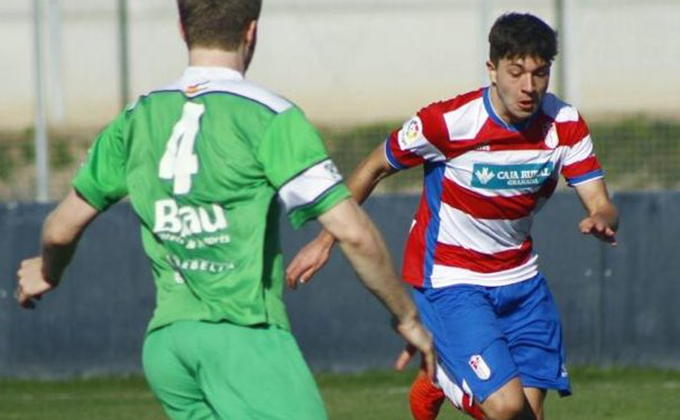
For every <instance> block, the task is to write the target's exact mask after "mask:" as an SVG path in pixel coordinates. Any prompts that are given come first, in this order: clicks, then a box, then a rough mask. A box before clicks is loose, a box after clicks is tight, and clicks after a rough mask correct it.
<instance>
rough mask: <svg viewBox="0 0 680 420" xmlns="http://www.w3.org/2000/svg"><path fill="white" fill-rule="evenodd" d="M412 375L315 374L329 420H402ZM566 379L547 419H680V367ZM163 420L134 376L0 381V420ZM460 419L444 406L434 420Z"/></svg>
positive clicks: (548, 408)
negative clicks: (565, 390)
mask: <svg viewBox="0 0 680 420" xmlns="http://www.w3.org/2000/svg"><path fill="white" fill-rule="evenodd" d="M413 374H414V372H407V373H392V372H370V373H362V374H356V375H347V374H344V375H338V374H320V375H317V379H318V382H319V386H320V388H321V392H322V393H323V396H324V399H325V401H326V405H327V407H328V412H329V416H330V418H331V419H335V420H359V419H361V420H386V419H390V420H400V419H403V420H408V419H410V416H409V414H408V405H407V402H406V394H407V391H408V386H409V383H410V381H411V378H412V376H413ZM572 380H573V386H574V391H575V395H574V396H572V397H570V398H566V399H560V398H558V397H557V396H555V395H552V394H551V395H550V396H549V397H548V401H547V403H546V414H547V417H546V418H547V419H549V420H567V419H578V420H606V419H616V420H646V419H665V420H674V419H680V372H664V371H652V370H615V371H601V370H586V369H577V370H575V371H574V372H573V373H572ZM164 418H165V417H164V416H163V413H162V411H161V409H160V406H159V405H158V404H157V403H156V401H155V400H154V398H153V396H152V395H151V394H150V393H149V391H148V389H147V387H146V383H145V382H144V380H143V379H141V378H125V379H88V380H71V381H47V382H38V381H16V380H0V419H2V420H10V419H12V420H14V419H16V420H48V419H49V420H132V419H134V420H151V419H154V420H155V419H159V420H160V419H164ZM465 418H466V417H465V416H462V415H460V414H458V413H457V412H455V410H453V409H452V408H450V407H448V406H445V407H444V409H443V411H442V413H441V415H440V416H439V418H438V420H455V419H465ZM291 420H294V419H291Z"/></svg>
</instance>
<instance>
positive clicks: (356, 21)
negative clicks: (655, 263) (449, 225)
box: [0, 0, 680, 201]
mask: <svg viewBox="0 0 680 420" xmlns="http://www.w3.org/2000/svg"><path fill="white" fill-rule="evenodd" d="M175 9H176V6H175V2H174V1H168V0H24V1H17V2H9V1H6V2H2V4H0V22H1V24H0V36H1V37H2V39H3V40H4V41H3V42H2V43H0V54H1V56H2V57H3V60H2V62H0V72H1V74H2V78H1V81H0V83H1V84H2V91H3V95H1V96H0V115H2V117H1V118H0V200H3V201H14V200H20V201H25V200H32V199H36V198H37V199H39V200H41V201H44V200H48V199H57V198H60V197H61V196H63V194H64V192H65V190H66V189H67V188H68V181H69V179H70V178H71V176H72V174H73V172H74V170H75V168H77V166H78V164H79V162H80V161H81V160H82V157H83V154H84V153H85V151H86V149H87V147H88V146H89V144H90V143H91V141H92V138H93V137H94V136H95V135H96V133H97V131H98V130H100V129H101V128H102V127H103V126H104V125H105V124H106V123H107V122H108V121H109V120H111V119H112V118H113V117H114V116H115V115H116V113H117V112H119V111H120V110H121V109H122V108H123V106H124V104H126V103H129V102H131V101H133V100H134V98H136V97H137V96H138V95H140V94H143V93H145V92H147V91H149V90H151V89H154V88H156V87H159V86H163V85H165V84H167V83H169V82H171V81H173V80H174V79H176V78H177V77H179V75H180V74H181V72H182V70H183V68H184V66H185V64H186V53H185V47H184V45H183V43H182V41H181V39H180V37H179V33H178V29H177V21H178V17H177V12H176V10H175ZM507 11H530V12H532V13H535V14H537V15H539V16H541V17H542V18H544V19H545V20H546V21H547V22H548V23H550V24H551V25H552V26H553V27H555V28H557V29H558V30H559V33H560V54H559V56H558V59H557V62H556V63H555V66H554V72H553V77H552V81H551V89H552V91H554V92H555V93H558V94H559V95H560V96H562V97H563V98H564V99H566V100H567V101H568V102H570V103H572V104H574V105H576V106H577V107H578V109H579V110H580V111H581V112H582V114H583V115H584V116H585V118H586V120H587V121H588V122H589V123H590V125H591V129H592V131H593V133H594V140H595V145H596V149H597V152H598V154H599V156H600V158H601V159H602V161H603V163H604V167H605V169H606V171H607V174H608V181H609V184H610V186H611V187H612V188H613V189H614V190H615V191H617V190H631V189H634V190H644V189H666V188H677V187H678V185H680V146H679V143H678V141H676V139H677V137H678V134H679V133H680V124H679V123H678V117H677V115H678V112H679V111H680V83H676V80H677V75H678V74H680V25H678V21H680V3H679V2H678V1H677V0H650V1H646V2H640V1H636V0H588V1H585V0H373V1H370V2H367V1H364V0H342V1H340V0H276V1H265V2H264V8H263V12H262V17H261V24H260V38H259V44H258V51H257V53H256V57H255V60H254V63H253V65H252V68H251V71H250V72H249V74H248V76H249V78H250V79H251V80H253V81H255V82H257V83H260V84H262V85H264V86H267V87H269V88H270V89H272V90H274V91H275V92H278V93H280V94H281V95H283V96H285V97H287V98H289V99H290V100H292V101H294V102H296V103H297V104H298V105H300V106H301V107H302V108H303V109H304V110H305V112H306V113H307V114H308V116H309V117H310V119H311V120H312V121H314V122H315V123H316V124H317V125H318V127H319V128H320V129H321V130H322V132H323V133H324V137H325V139H326V141H327V146H328V148H329V150H330V152H331V153H332V155H333V157H334V158H335V160H336V161H337V162H338V164H339V166H340V167H341V169H342V170H343V171H347V170H349V169H350V168H352V167H353V166H354V165H355V164H356V162H357V159H359V157H361V156H363V155H365V153H366V152H367V151H368V150H369V149H371V148H373V147H374V146H375V145H376V144H377V143H378V142H380V141H381V140H382V139H383V138H384V137H385V135H386V134H387V133H388V132H389V131H391V130H392V129H394V128H395V127H396V126H398V125H399V124H400V123H401V122H402V121H404V120H406V119H407V118H409V117H410V116H411V115H412V114H413V113H415V112H416V111H417V110H418V109H419V108H420V107H423V106H425V105H427V104H428V103H430V102H433V101H436V100H440V99H444V98H448V97H451V96H454V95H456V94H458V93H462V92H466V91H469V90H473V89H476V88H478V87H479V86H482V85H486V84H487V83H488V82H487V75H486V71H485V68H484V62H485V60H486V58H487V54H488V43H487V41H486V36H487V33H488V29H489V28H490V26H491V24H492V23H493V21H494V20H495V18H496V17H497V16H499V15H500V14H501V13H503V12H507ZM36 164H37V165H38V167H37V168H36ZM418 178H419V174H411V173H405V174H404V175H401V176H400V177H396V178H395V179H394V180H391V182H388V183H385V184H384V185H383V186H382V190H383V191H390V192H393V191H402V190H417V189H418V188H419V183H418V181H417V179H418Z"/></svg>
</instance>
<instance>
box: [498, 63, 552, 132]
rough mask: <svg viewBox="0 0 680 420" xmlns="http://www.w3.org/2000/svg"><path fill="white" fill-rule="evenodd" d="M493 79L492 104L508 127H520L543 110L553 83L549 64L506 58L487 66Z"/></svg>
mask: <svg viewBox="0 0 680 420" xmlns="http://www.w3.org/2000/svg"><path fill="white" fill-rule="evenodd" d="M486 65H487V68H488V69H489V77H490V78H491V84H492V89H491V100H492V103H493V105H494V108H495V110H496V112H497V113H498V114H499V116H500V117H501V118H503V120H504V121H505V122H507V123H510V124H517V123H521V122H523V121H525V120H526V119H527V118H529V117H531V116H532V115H533V114H534V113H535V112H536V111H537V110H538V108H539V106H541V101H542V100H543V97H544V96H545V92H546V91H547V90H548V83H549V82H550V63H546V62H545V61H543V59H541V58H538V57H514V58H503V59H501V60H499V61H498V65H494V64H493V63H492V62H491V61H489V62H487V64H486Z"/></svg>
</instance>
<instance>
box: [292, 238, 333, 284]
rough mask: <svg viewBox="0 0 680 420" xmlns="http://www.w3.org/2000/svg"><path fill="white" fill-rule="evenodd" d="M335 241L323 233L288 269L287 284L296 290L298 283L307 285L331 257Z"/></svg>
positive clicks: (301, 251)
mask: <svg viewBox="0 0 680 420" xmlns="http://www.w3.org/2000/svg"><path fill="white" fill-rule="evenodd" d="M333 243H334V239H333V238H332V237H330V238H329V237H326V236H324V234H323V233H322V234H321V235H319V236H317V237H316V238H315V239H314V240H313V241H312V242H310V243H308V244H307V245H305V246H304V247H303V248H302V249H301V250H300V252H298V253H297V255H296V256H295V258H293V261H291V262H290V264H288V268H287V269H286V284H288V287H289V288H291V289H293V290H295V289H297V285H298V283H302V284H305V283H307V282H308V281H309V280H310V279H311V278H312V276H313V275H314V274H316V272H317V271H319V270H321V267H323V266H324V264H326V262H327V261H328V259H329V258H330V256H331V249H332V248H333Z"/></svg>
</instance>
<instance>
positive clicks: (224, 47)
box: [17, 0, 434, 420]
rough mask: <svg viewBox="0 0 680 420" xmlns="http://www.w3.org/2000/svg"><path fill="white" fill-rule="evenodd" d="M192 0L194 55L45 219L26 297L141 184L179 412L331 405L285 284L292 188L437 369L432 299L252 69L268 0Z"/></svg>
mask: <svg viewBox="0 0 680 420" xmlns="http://www.w3.org/2000/svg"><path fill="white" fill-rule="evenodd" d="M178 6H179V14H180V20H181V26H182V31H183V36H184V39H185V41H186V44H187V46H188V49H189V67H188V68H187V69H186V71H185V72H184V74H183V75H182V77H181V78H180V79H179V80H178V81H177V82H175V83H173V84H171V85H169V86H166V87H163V88H160V89H157V90H155V91H153V92H150V93H149V94H147V95H144V96H142V97H140V98H139V99H138V100H137V102H136V103H135V104H133V105H131V106H130V107H128V108H127V109H126V110H124V111H123V112H122V113H121V114H120V115H119V116H118V117H117V118H116V119H115V120H114V121H113V122H112V123H111V124H110V125H109V126H108V127H107V128H105V129H104V131H103V132H102V133H101V134H100V135H99V137H98V138H97V139H96V141H95V143H94V145H93V147H92V149H91V150H90V153H89V156H88V159H87V161H86V162H85V164H84V165H83V166H82V168H81V169H80V171H79V172H78V174H77V175H76V177H75V179H74V181H73V187H74V188H73V190H72V191H71V192H70V193H69V194H68V196H67V197H66V198H65V200H64V201H62V202H61V203H60V204H59V206H58V207H57V208H56V209H55V210H54V211H53V212H52V213H51V214H50V216H49V217H48V218H47V220H46V222H45V225H44V229H43V237H42V244H43V246H42V256H41V257H38V258H33V259H29V260H26V261H24V262H23V263H22V266H21V268H20V270H19V273H18V275H19V279H18V280H19V283H18V289H17V298H18V300H19V303H20V304H22V305H24V306H31V305H34V304H35V299H36V298H39V297H40V296H41V295H42V294H44V293H46V292H48V291H50V290H52V289H53V288H54V287H56V286H57V284H58V283H59V279H60V278H61V276H62V273H63V271H64V269H65V268H66V266H67V265H68V263H69V261H70V260H71V257H72V255H73V253H74V251H75V246H76V244H77V242H78V238H79V237H80V235H81V233H82V232H83V231H84V230H85V228H86V227H87V225H88V224H89V223H90V222H91V221H92V220H93V219H94V218H96V217H97V215H98V214H100V213H101V212H103V211H104V210H106V209H107V208H108V207H109V206H111V205H112V204H114V203H115V202H117V201H119V200H121V199H122V198H123V197H125V196H129V198H130V202H131V204H132V207H133V209H134V211H135V212H136V213H137V215H138V216H139V219H140V221H141V229H142V239H143V244H144V250H145V252H146V254H147V255H148V257H149V260H150V262H151V265H152V268H153V274H154V279H155V283H156V290H157V305H156V310H155V311H154V315H153V317H152V319H151V321H150V323H149V327H148V331H147V335H146V338H145V340H144V350H143V364H144V372H145V374H146V377H147V379H148V381H149V384H150V386H151V389H152V391H153V392H154V393H155V395H156V396H157V397H158V399H159V400H160V401H161V404H162V405H163V407H164V409H165V410H166V412H167V414H168V415H169V416H170V417H171V418H172V419H175V420H185V419H186V420H190V419H199V418H200V419H206V420H209V419H215V420H217V419H223V420H229V419H234V420H235V419H254V420H275V419H280V420H289V419H298V420H305V419H306V420H323V419H325V418H326V413H325V409H324V407H323V403H322V401H321V397H320V395H319V392H318V390H317V387H316V384H315V383H314V380H313V378H312V376H311V374H310V372H309V369H308V368H307V365H306V364H305V362H304V360H303V359H302V355H301V353H300V351H299V349H298V347H297V344H296V342H295V339H294V338H293V337H292V335H291V333H290V328H289V325H288V318H287V316H286V312H285V308H284V303H283V299H282V292H283V284H284V270H283V263H282V257H281V250H280V245H279V238H278V221H279V202H278V200H277V197H278V198H280V199H281V201H282V202H283V204H284V205H285V206H286V209H287V213H288V218H289V220H290V222H291V223H292V224H293V225H294V226H296V227H297V226H301V225H302V224H304V223H305V222H306V221H307V220H310V219H314V218H318V220H319V221H320V222H321V224H322V225H323V226H324V228H325V229H327V230H328V231H329V232H331V234H332V235H333V236H334V238H335V239H336V240H338V241H339V242H340V244H341V246H342V249H343V251H344V252H345V254H346V256H347V257H348V259H349V260H350V262H351V263H352V265H353V266H354V268H355V269H356V271H357V272H358V273H359V276H360V277H361V279H362V280H363V282H364V283H365V285H366V286H367V287H368V288H369V289H370V290H371V291H372V292H373V293H374V294H376V296H377V297H378V298H379V299H380V300H381V301H382V302H383V303H384V304H385V306H386V307H387V308H388V309H389V310H390V311H391V312H392V313H393V314H394V315H395V317H396V325H397V331H398V332H399V333H401V334H402V335H403V336H404V337H405V338H406V340H407V341H408V342H409V343H410V344H411V345H414V346H416V347H417V348H419V349H420V350H421V351H422V352H423V354H424V355H425V357H427V359H428V360H429V361H430V367H431V371H433V370H434V355H433V352H432V340H431V338H430V336H429V334H428V332H427V331H426V330H425V329H424V328H423V327H422V325H421V323H420V322H419V320H418V316H417V310H416V307H415V305H414V304H413V301H412V300H411V298H410V297H409V295H408V293H406V292H405V291H404V290H403V288H402V286H401V282H400V281H399V279H398V277H397V275H396V272H395V271H394V269H393V268H392V263H391V259H390V257H389V255H388V253H387V250H386V247H385V244H384V242H383V240H382V238H381V237H380V235H379V233H378V232H377V230H376V228H375V227H374V225H373V224H372V222H371V221H370V220H369V219H368V218H367V217H366V215H365V214H364V212H363V211H362V210H361V208H360V207H359V206H358V205H357V203H356V202H355V201H354V200H353V199H351V197H350V194H349V191H348V190H347V187H346V186H345V185H344V183H343V182H342V178H341V176H340V175H339V174H338V172H337V170H336V168H335V165H334V164H333V162H332V161H331V160H330V159H329V158H328V156H327V153H326V151H325V149H324V147H323V144H322V142H321V139H320V138H319V136H318V134H317V132H316V131H315V130H314V128H313V127H312V126H311V125H310V123H309V122H308V121H307V119H306V118H305V116H304V114H303V113H302V111H301V110H300V109H299V108H297V107H296V106H295V105H293V104H292V103H290V102H289V101H287V100H285V99H283V98H281V97H279V96H277V95H275V94H273V93H271V92H269V91H268V90H266V89H264V88H262V87H259V86H257V85H255V84H253V83H250V82H248V81H247V80H245V79H244V73H245V72H246V70H247V68H248V64H249V63H250V60H251V58H252V55H253V52H254V48H255V40H256V31H257V19H258V17H259V13H260V9H261V2H260V1H259V0H178ZM407 358H408V354H406V355H404V354H402V356H401V357H400V358H399V360H398V363H401V364H404V363H405V362H406V361H407V360H406V359H407Z"/></svg>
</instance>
